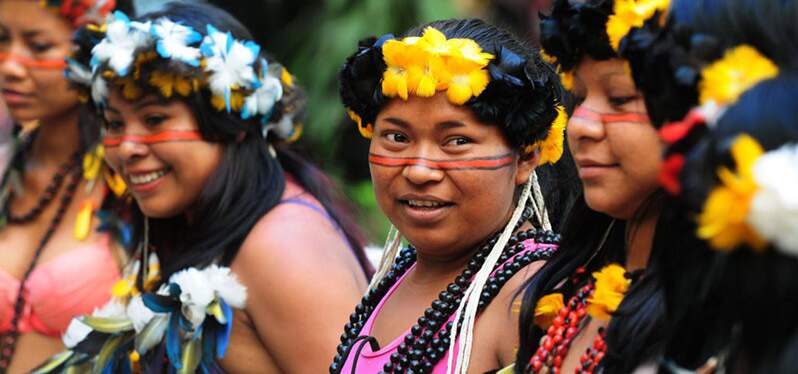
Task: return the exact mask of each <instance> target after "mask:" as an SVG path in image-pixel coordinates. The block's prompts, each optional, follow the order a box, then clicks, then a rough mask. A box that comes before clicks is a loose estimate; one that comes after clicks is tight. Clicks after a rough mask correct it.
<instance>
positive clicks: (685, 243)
mask: <svg viewBox="0 0 798 374" xmlns="http://www.w3.org/2000/svg"><path fill="white" fill-rule="evenodd" d="M633 3H634V2H630V1H621V0H619V1H615V2H614V4H613V2H612V1H585V2H582V1H573V0H572V1H568V0H559V1H555V2H554V5H553V10H552V13H551V15H550V16H549V17H547V18H546V19H544V20H543V22H542V24H541V36H542V44H543V48H544V49H545V51H546V52H547V53H548V54H549V55H551V56H552V58H553V59H554V60H556V63H557V64H558V65H559V68H560V71H561V73H562V74H563V75H564V76H565V77H566V78H567V79H566V80H567V81H572V87H571V92H572V94H573V96H574V97H575V98H576V100H577V102H578V104H577V106H576V109H575V112H574V114H573V116H572V118H571V120H570V121H569V123H568V127H567V139H568V145H569V148H570V150H571V154H572V156H573V158H574V160H575V162H576V165H577V170H578V173H579V177H580V179H581V180H582V185H583V196H582V197H581V198H580V199H578V200H577V203H576V205H575V206H574V208H573V209H572V210H571V212H570V214H569V215H568V217H567V218H566V219H565V221H564V222H565V223H564V225H563V227H564V230H563V233H562V235H563V241H562V243H561V247H560V251H558V253H557V254H556V255H555V256H554V257H553V258H552V259H550V260H549V261H548V262H547V263H546V265H544V266H543V268H541V270H540V271H538V273H537V274H536V275H535V276H534V277H533V278H532V279H531V281H530V282H529V283H528V284H527V286H526V290H525V295H524V302H523V305H522V312H521V346H520V349H519V351H518V356H517V361H516V365H515V372H518V373H526V372H532V373H542V372H551V371H552V370H554V372H558V371H559V372H574V371H575V370H576V371H577V372H593V371H600V370H602V369H603V370H604V371H605V372H610V373H622V372H623V373H625V372H632V371H634V370H635V369H636V368H638V367H641V366H646V365H649V364H650V363H651V362H652V360H655V359H656V357H658V356H657V355H658V353H659V352H660V351H661V350H662V346H663V345H664V344H665V339H666V336H667V334H668V332H669V331H670V330H669V329H668V328H667V325H666V323H667V320H666V310H665V309H664V306H665V305H664V302H665V300H664V298H665V294H664V291H663V288H664V286H663V283H664V282H665V280H664V278H665V277H666V275H667V274H671V272H673V271H681V272H682V274H683V276H684V277H685V278H686V279H695V277H697V275H696V274H694V273H692V272H691V271H690V270H689V269H684V268H683V267H682V266H681V265H680V264H682V263H689V258H690V256H700V255H701V252H690V251H688V249H689V248H693V247H695V246H696V245H697V244H696V243H694V242H695V239H694V238H691V237H690V235H685V234H684V233H685V232H686V231H688V230H692V228H691V227H690V225H689V222H686V221H685V220H683V219H682V218H681V217H682V216H681V215H679V214H678V208H677V205H674V204H671V203H669V202H667V200H666V198H665V194H664V191H663V190H662V189H661V187H660V184H659V181H658V179H659V177H658V176H659V173H660V169H661V167H662V161H661V152H662V150H663V144H662V141H661V140H660V138H659V136H658V134H657V129H656V128H655V126H653V125H652V123H651V121H650V120H649V117H648V115H647V111H646V106H645V102H644V98H643V96H642V94H641V92H640V91H639V90H638V87H637V86H636V85H635V82H634V81H633V80H632V77H631V75H630V74H629V70H628V67H627V66H626V62H625V61H624V60H623V59H622V58H620V57H619V56H618V54H617V52H616V50H615V48H617V47H618V41H619V40H620V39H621V38H622V36H624V35H625V33H627V32H628V31H629V27H626V26H627V24H626V23H627V22H628V23H634V22H636V21H645V20H646V19H649V18H652V19H657V17H659V16H661V15H662V14H663V12H664V10H665V9H666V7H667V2H665V4H664V5H665V7H663V6H662V5H663V2H661V1H660V2H642V3H645V4H638V5H640V7H641V8H645V9H647V10H648V12H642V13H635V12H631V11H629V8H630V7H633V6H637V5H635V4H633ZM637 10H639V8H638V9H637Z"/></svg>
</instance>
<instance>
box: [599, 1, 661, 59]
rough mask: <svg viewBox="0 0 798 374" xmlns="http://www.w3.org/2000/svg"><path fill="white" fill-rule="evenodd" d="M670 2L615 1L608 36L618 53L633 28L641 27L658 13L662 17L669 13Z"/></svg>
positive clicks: (608, 25)
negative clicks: (622, 41)
mask: <svg viewBox="0 0 798 374" xmlns="http://www.w3.org/2000/svg"><path fill="white" fill-rule="evenodd" d="M669 6H670V0H615V5H614V9H613V14H611V15H610V17H609V18H608V19H607V36H608V37H609V38H610V45H611V46H612V48H613V49H615V50H616V51H617V50H618V45H619V44H620V43H621V39H623V37H624V36H626V34H628V33H629V31H630V30H632V28H633V27H641V26H643V24H644V23H645V22H646V21H648V20H649V19H650V18H651V17H653V16H654V14H655V13H656V12H657V11H660V12H661V14H662V16H663V17H664V16H665V13H666V12H667V11H668V7H669Z"/></svg>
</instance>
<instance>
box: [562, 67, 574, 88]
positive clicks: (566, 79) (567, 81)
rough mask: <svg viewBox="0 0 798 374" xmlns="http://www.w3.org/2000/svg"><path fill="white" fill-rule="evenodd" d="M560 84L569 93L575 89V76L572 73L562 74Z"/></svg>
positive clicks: (564, 72)
mask: <svg viewBox="0 0 798 374" xmlns="http://www.w3.org/2000/svg"><path fill="white" fill-rule="evenodd" d="M560 83H561V84H562V87H563V88H565V89H566V90H568V91H571V90H572V89H573V88H574V74H573V73H572V72H570V71H563V72H560Z"/></svg>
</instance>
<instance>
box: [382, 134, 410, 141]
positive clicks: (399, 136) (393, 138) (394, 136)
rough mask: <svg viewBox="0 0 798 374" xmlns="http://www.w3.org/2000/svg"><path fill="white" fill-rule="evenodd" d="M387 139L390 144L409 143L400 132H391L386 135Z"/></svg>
mask: <svg viewBox="0 0 798 374" xmlns="http://www.w3.org/2000/svg"><path fill="white" fill-rule="evenodd" d="M385 139H388V141H389V142H393V143H407V141H408V139H407V137H406V136H404V135H403V134H400V133H398V132H389V133H387V134H385Z"/></svg>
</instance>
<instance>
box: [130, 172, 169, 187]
mask: <svg viewBox="0 0 798 374" xmlns="http://www.w3.org/2000/svg"><path fill="white" fill-rule="evenodd" d="M164 174H166V171H163V170H159V171H154V172H152V173H147V174H136V175H133V174H131V175H130V182H132V183H133V184H146V183H150V182H152V181H154V180H156V179H158V178H160V177H162V176H164Z"/></svg>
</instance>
